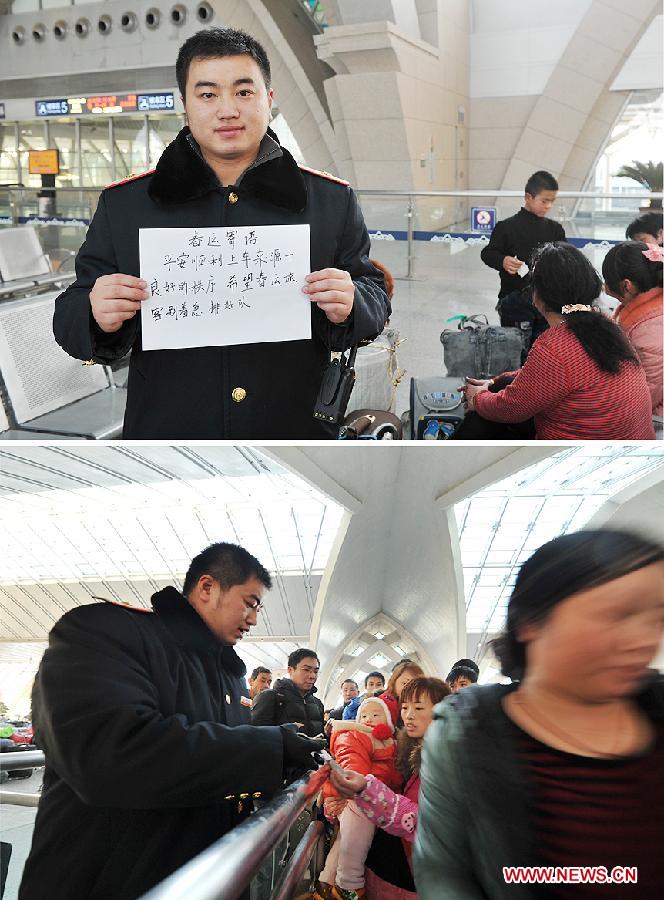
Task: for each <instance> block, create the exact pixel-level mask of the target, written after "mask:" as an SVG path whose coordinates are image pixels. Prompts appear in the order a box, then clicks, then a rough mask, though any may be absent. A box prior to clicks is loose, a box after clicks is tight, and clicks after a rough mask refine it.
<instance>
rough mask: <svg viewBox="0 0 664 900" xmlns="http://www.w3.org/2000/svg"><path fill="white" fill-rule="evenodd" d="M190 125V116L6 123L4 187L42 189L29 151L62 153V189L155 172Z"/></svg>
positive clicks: (0, 158)
mask: <svg viewBox="0 0 664 900" xmlns="http://www.w3.org/2000/svg"><path fill="white" fill-rule="evenodd" d="M183 125H184V115H180V114H172V113H152V114H150V115H148V116H146V115H120V116H83V117H80V118H75V117H73V116H63V117H61V118H52V119H43V120H34V121H27V122H19V123H18V147H17V128H16V123H15V122H6V121H4V122H0V185H3V184H5V185H7V184H24V185H25V186H26V187H31V188H39V187H41V178H40V176H39V175H30V174H29V172H28V151H29V150H45V149H47V148H52V147H57V149H58V150H59V151H60V174H59V175H58V176H57V178H56V182H55V183H56V187H86V186H90V187H102V186H104V185H106V184H109V183H110V182H112V181H117V180H119V179H121V178H127V177H128V176H129V175H133V174H138V173H139V172H145V171H146V170H147V169H151V168H154V166H155V165H156V164H157V160H158V159H159V157H160V156H161V154H162V153H163V151H164V149H165V147H166V146H167V145H168V144H170V142H171V141H172V140H173V139H174V138H175V136H176V135H177V133H178V132H179V131H180V129H181V128H182V126H183Z"/></svg>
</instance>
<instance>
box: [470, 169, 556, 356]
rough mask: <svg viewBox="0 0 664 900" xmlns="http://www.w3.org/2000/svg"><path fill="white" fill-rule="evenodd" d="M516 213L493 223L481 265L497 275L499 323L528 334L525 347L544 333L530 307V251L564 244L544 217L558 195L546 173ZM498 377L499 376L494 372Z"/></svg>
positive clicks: (534, 180) (531, 183)
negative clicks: (526, 331)
mask: <svg viewBox="0 0 664 900" xmlns="http://www.w3.org/2000/svg"><path fill="white" fill-rule="evenodd" d="M524 194H525V196H524V202H523V206H522V207H521V209H520V210H519V212H518V213H516V215H514V216H510V217H509V218H508V219H503V220H502V221H500V222H498V223H497V224H496V227H495V228H494V229H493V231H492V233H491V239H490V240H489V244H488V246H487V247H485V248H484V249H483V250H482V253H481V257H482V262H484V263H485V264H486V265H487V266H490V267H491V268H492V269H497V270H498V271H499V272H500V290H499V291H498V305H497V307H496V309H497V310H498V313H499V314H500V324H501V325H507V326H516V327H517V328H522V329H524V330H529V331H530V339H529V343H528V348H527V349H530V345H531V344H532V342H533V341H534V340H535V339H536V338H538V337H539V336H540V334H542V332H543V331H546V329H547V328H548V325H547V323H546V319H545V318H544V316H543V315H542V314H541V313H539V312H538V311H537V310H536V309H535V307H534V306H533V304H532V301H531V298H530V291H529V289H528V288H529V284H530V273H529V272H528V271H526V268H527V265H528V262H529V260H530V257H531V254H532V252H533V250H534V249H535V248H536V247H538V246H539V245H540V244H545V243H547V242H548V241H564V240H565V239H566V238H565V229H564V228H563V226H562V225H561V224H560V223H559V222H551V221H550V220H549V219H547V218H546V217H547V215H548V214H549V212H550V211H551V209H552V208H553V204H554V203H555V201H556V197H557V195H558V182H557V181H556V179H555V178H554V177H553V175H551V174H550V173H549V172H545V171H543V170H541V171H539V172H534V173H533V174H532V175H531V176H530V178H529V179H528V181H527V183H526V187H525V191H524ZM496 374H499V373H496Z"/></svg>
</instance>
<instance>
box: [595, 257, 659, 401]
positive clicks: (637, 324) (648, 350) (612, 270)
mask: <svg viewBox="0 0 664 900" xmlns="http://www.w3.org/2000/svg"><path fill="white" fill-rule="evenodd" d="M663 259H664V255H663V253H662V248H661V247H659V246H657V245H656V244H644V243H642V242H641V241H625V242H624V243H622V244H616V245H615V247H612V248H611V249H610V250H609V252H608V253H607V254H606V256H605V258H604V263H603V265H602V275H603V276H604V288H605V290H606V293H607V294H610V295H611V296H612V297H615V298H616V299H617V300H620V305H619V306H618V308H617V309H616V311H615V312H614V314H613V318H614V319H615V321H616V322H617V323H618V324H619V325H620V327H621V328H622V329H623V331H624V332H625V334H626V335H627V337H628V338H629V341H630V343H631V344H632V346H633V347H634V349H635V350H636V352H637V354H638V356H639V359H640V360H641V365H642V366H643V368H644V369H645V373H646V379H647V381H648V388H649V389H650V397H651V400H652V412H653V415H654V416H661V415H662V391H663V389H664V357H663V354H662V327H663V319H662V260H663Z"/></svg>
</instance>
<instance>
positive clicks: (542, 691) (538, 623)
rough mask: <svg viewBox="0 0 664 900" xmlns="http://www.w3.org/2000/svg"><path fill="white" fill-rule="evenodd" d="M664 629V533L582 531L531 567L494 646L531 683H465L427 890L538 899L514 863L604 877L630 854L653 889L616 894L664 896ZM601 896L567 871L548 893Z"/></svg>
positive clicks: (432, 748)
mask: <svg viewBox="0 0 664 900" xmlns="http://www.w3.org/2000/svg"><path fill="white" fill-rule="evenodd" d="M663 635H664V548H663V547H662V546H661V545H660V544H659V543H656V542H654V541H652V540H649V539H647V538H644V537H642V536H639V535H637V534H634V533H632V532H628V531H617V530H616V531H609V530H588V531H580V532H576V533H574V534H567V535H564V536H562V537H558V538H555V539H554V540H552V541H549V543H547V544H545V545H544V546H543V547H540V549H539V550H537V551H536V552H535V553H534V554H533V556H531V557H530V559H529V560H527V561H526V562H525V563H524V564H523V566H522V567H521V570H520V572H519V574H518V576H517V580H516V584H515V586H514V590H513V592H512V596H511V598H510V601H509V606H508V611H507V623H506V627H505V630H504V632H503V634H502V635H501V636H500V637H499V638H498V640H497V641H496V642H495V643H494V650H495V653H496V655H497V657H498V659H499V660H500V663H501V667H502V673H503V675H505V676H508V677H510V678H512V679H516V680H515V681H514V683H512V684H492V685H484V686H480V685H476V686H474V687H471V688H467V689H466V690H463V691H459V692H458V693H457V694H453V695H452V696H450V697H449V698H447V699H446V701H445V702H444V703H443V704H440V705H439V706H437V707H436V709H435V710H434V721H433V723H432V724H431V726H430V728H429V730H428V732H427V737H426V740H425V742H424V752H423V758H422V768H421V779H422V789H421V792H420V803H419V818H418V828H417V835H416V839H415V849H414V855H413V859H414V863H415V866H414V868H415V884H416V887H417V896H418V898H419V900H440V898H447V897H450V898H452V897H454V898H457V897H458V898H463V900H503V898H505V897H511V896H512V895H513V893H514V892H516V894H517V895H518V896H528V897H530V896H539V894H537V893H535V892H536V891H538V890H541V888H535V887H531V888H527V887H525V886H523V887H521V888H518V887H511V888H510V886H509V885H508V884H507V883H506V878H509V877H510V875H509V872H507V874H506V867H524V866H545V867H551V869H554V868H555V867H560V869H561V871H562V872H563V877H566V876H565V875H564V873H569V872H572V871H580V870H581V869H582V868H584V867H585V868H586V869H590V868H591V867H592V871H593V873H594V875H593V877H594V878H595V880H596V882H598V881H600V880H601V879H606V878H607V877H609V876H611V873H612V871H613V870H614V868H615V867H618V866H620V867H623V866H629V867H631V868H630V872H629V874H628V877H629V878H630V879H633V876H634V874H635V873H636V875H637V878H638V882H637V883H638V886H636V887H635V886H634V885H633V881H632V882H630V884H632V888H631V889H630V888H625V889H624V890H623V892H622V893H621V889H620V888H617V889H614V890H615V893H614V892H613V891H610V890H608V888H603V889H600V893H601V894H602V896H604V891H606V892H607V893H609V894H610V895H611V896H616V897H626V898H627V897H631V896H634V897H635V898H636V897H638V900H656V898H660V897H661V888H662V884H664V857H663V855H662V834H664V678H662V676H661V675H658V674H657V673H656V672H653V670H651V669H649V665H650V663H651V661H652V659H653V657H654V656H655V655H656V653H657V651H658V648H659V646H660V643H661V639H662V636H663ZM622 874H623V872H622V870H620V876H619V875H618V872H617V871H616V873H615V877H616V878H618V877H622ZM603 883H606V881H604V882H603ZM524 892H525V893H524ZM597 892H598V888H597V883H593V884H585V885H584V884H582V883H575V884H574V887H573V888H570V886H569V885H568V884H563V883H561V884H549V885H548V888H547V894H546V896H547V897H550V898H552V900H553V898H569V897H573V898H575V900H586V898H594V897H596V896H597Z"/></svg>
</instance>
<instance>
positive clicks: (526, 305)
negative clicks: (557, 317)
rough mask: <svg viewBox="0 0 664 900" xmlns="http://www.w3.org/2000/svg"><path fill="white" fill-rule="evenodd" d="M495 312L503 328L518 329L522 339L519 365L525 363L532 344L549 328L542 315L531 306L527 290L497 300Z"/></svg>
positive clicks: (514, 292)
mask: <svg viewBox="0 0 664 900" xmlns="http://www.w3.org/2000/svg"><path fill="white" fill-rule="evenodd" d="M496 311H497V312H498V315H499V316H500V324H501V325H502V326H503V327H504V328H518V329H519V331H520V332H521V335H522V339H523V352H522V354H521V364H522V365H523V363H524V362H525V361H526V356H527V355H528V351H529V350H530V348H531V347H532V345H533V342H534V341H535V340H536V339H537V338H538V337H539V336H540V334H542V332H544V331H546V329H547V328H548V327H549V325H548V322H547V321H546V319H545V318H544V316H543V315H542V313H541V312H540V311H539V310H538V309H536V308H535V307H534V306H533V302H532V299H531V295H530V291H529V290H520V291H512V293H511V294H506V295H505V296H504V297H499V298H498V304H497V306H496Z"/></svg>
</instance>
